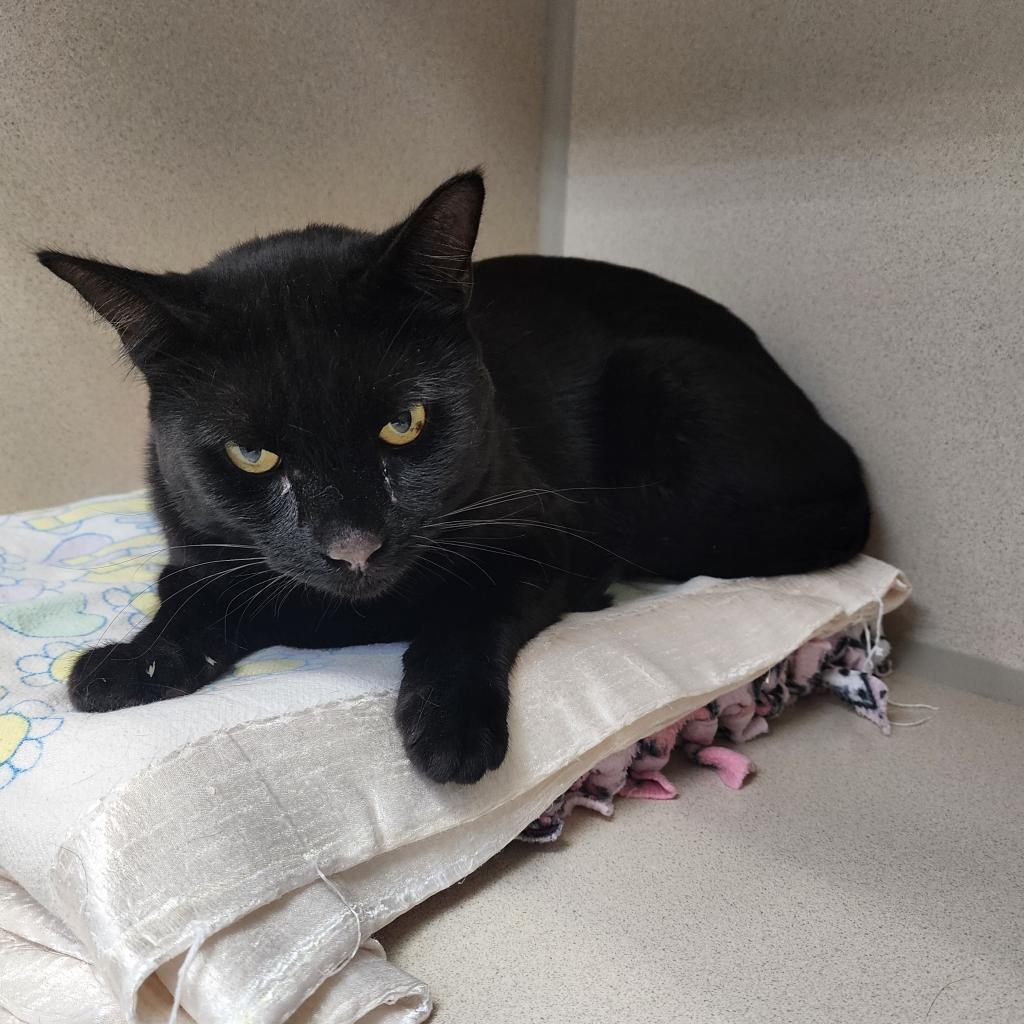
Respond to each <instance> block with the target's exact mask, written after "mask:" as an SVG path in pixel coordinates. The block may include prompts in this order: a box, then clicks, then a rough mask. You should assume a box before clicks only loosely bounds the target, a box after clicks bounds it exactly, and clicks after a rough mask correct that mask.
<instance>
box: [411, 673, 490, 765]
mask: <svg viewBox="0 0 1024 1024" xmlns="http://www.w3.org/2000/svg"><path fill="white" fill-rule="evenodd" d="M395 718H396V719H397V721H398V728H399V730H400V731H401V733H402V742H403V744H404V746H405V751H406V753H407V754H408V755H409V759H410V760H411V761H412V763H413V764H414V765H415V766H416V767H417V768H418V769H419V770H420V771H421V772H423V774H424V775H426V776H427V777H428V778H430V779H433V780H434V782H461V783H463V784H468V783H471V782H477V781H478V780H479V779H480V778H481V776H483V774H484V773H485V772H487V771H491V770H492V769H494V768H497V767H498V766H499V765H500V764H501V762H502V761H504V760H505V753H506V751H507V750H508V703H507V701H506V699H505V698H504V697H503V696H502V695H501V694H500V693H499V692H495V691H494V690H492V689H489V688H487V687H486V685H482V686H480V687H479V688H476V689H473V688H469V687H466V688H459V689H456V688H452V687H445V686H442V685H435V684H431V683H428V682H421V681H413V680H411V679H410V678H409V677H408V676H406V678H405V680H404V681H403V683H402V689H401V691H400V692H399V694H398V705H397V707H396V709H395Z"/></svg>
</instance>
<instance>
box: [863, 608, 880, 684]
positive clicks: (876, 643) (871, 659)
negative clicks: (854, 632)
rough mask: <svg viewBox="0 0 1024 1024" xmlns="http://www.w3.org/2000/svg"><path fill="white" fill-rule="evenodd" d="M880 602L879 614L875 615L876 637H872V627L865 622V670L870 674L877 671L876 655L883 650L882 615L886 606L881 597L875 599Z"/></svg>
mask: <svg viewBox="0 0 1024 1024" xmlns="http://www.w3.org/2000/svg"><path fill="white" fill-rule="evenodd" d="M875 600H876V601H877V602H878V614H877V615H876V616H875V637H874V640H872V638H871V627H870V626H869V625H868V624H867V622H865V623H864V652H865V655H866V657H865V661H864V670H865V671H866V672H867V673H868V675H874V673H875V655H877V654H881V652H882V616H883V615H884V614H885V606H884V605H883V603H882V599H881V598H876V599H875Z"/></svg>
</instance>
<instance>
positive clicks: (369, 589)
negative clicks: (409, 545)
mask: <svg viewBox="0 0 1024 1024" xmlns="http://www.w3.org/2000/svg"><path fill="white" fill-rule="evenodd" d="M399 575H401V574H400V573H398V574H396V573H374V574H372V575H369V574H368V575H364V576H357V575H356V574H355V573H352V574H346V577H345V578H339V577H337V576H334V575H333V574H332V576H330V577H321V578H318V579H316V580H310V579H309V578H308V577H305V578H304V582H305V583H306V585H307V586H310V587H312V588H313V589H314V590H316V591H318V592H319V593H321V594H326V595H327V596H328V597H340V598H342V599H343V600H345V601H353V602H357V603H358V602H361V601H374V600H376V599H377V598H380V597H384V595H386V594H387V593H388V592H389V591H390V590H391V589H392V587H393V586H394V584H395V581H396V579H397V578H398V576H399Z"/></svg>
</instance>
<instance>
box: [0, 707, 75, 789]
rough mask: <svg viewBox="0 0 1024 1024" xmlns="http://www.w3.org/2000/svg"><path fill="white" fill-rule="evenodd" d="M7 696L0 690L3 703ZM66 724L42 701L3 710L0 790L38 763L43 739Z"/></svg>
mask: <svg viewBox="0 0 1024 1024" xmlns="http://www.w3.org/2000/svg"><path fill="white" fill-rule="evenodd" d="M5 693H6V691H3V690H2V688H0V700H2V699H3V695H5ZM63 724H64V719H63V718H62V717H61V716H60V715H58V714H56V713H55V711H54V708H53V707H51V706H50V705H49V704H45V703H44V702H43V701H41V700H23V701H19V702H18V703H16V704H12V705H10V706H9V707H7V708H2V707H0V790H2V789H5V788H6V787H7V786H9V785H10V784H11V783H12V782H13V781H14V780H15V779H16V778H17V777H18V776H19V775H21V774H23V773H24V772H27V771H31V770H32V769H33V768H34V767H35V766H36V765H37V764H38V763H39V759H40V758H41V757H42V756H43V740H44V739H46V737H48V736H51V735H52V734H53V733H55V732H56V731H57V730H58V729H59V728H60V727H61V726H62V725H63Z"/></svg>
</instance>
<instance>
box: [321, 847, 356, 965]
mask: <svg viewBox="0 0 1024 1024" xmlns="http://www.w3.org/2000/svg"><path fill="white" fill-rule="evenodd" d="M316 873H317V874H318V875H319V876H320V881H321V882H323V883H324V885H326V886H327V888H328V889H330V890H331V892H333V893H334V895H335V896H337V897H338V899H339V900H341V902H342V904H343V905H344V907H345V909H346V910H347V911H348V912H349V913H350V914H351V915H352V916H353V917H354V918H355V919H356V949H359V947H360V946H362V944H363V922H362V921H361V920H360V919H359V915H358V914H357V913H356V912H355V911H354V910H353V909H352V907H351V906H350V905H349V902H348V900H347V899H345V897H344V896H342V894H341V890H340V889H339V888H338V887H337V886H336V885H335V884H334V883H333V882H332V881H331V880H330V879H329V878H328V877H327V876H326V875H325V874H324V873H323V872H322V871H321V870H320V865H319V864H317V866H316ZM350 959H351V958H350ZM347 962H348V961H346V963H347ZM343 966H344V964H341V965H340V966H339V968H338V970H340V969H341V967H343Z"/></svg>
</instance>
